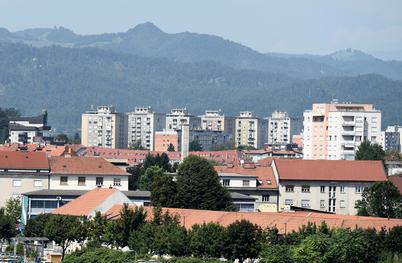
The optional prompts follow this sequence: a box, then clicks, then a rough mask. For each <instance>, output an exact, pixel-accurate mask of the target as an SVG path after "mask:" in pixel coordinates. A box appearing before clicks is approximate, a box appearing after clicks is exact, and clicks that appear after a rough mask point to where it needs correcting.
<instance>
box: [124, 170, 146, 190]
mask: <svg viewBox="0 0 402 263" xmlns="http://www.w3.org/2000/svg"><path fill="white" fill-rule="evenodd" d="M142 170H143V169H142V164H139V165H134V166H130V167H127V169H126V171H127V173H129V174H130V175H129V176H128V190H130V191H131V190H137V189H138V184H139V180H140V178H141V173H142Z"/></svg>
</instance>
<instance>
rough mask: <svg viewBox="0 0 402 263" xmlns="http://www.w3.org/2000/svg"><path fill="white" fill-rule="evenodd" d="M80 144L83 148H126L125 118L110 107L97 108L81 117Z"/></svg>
mask: <svg viewBox="0 0 402 263" xmlns="http://www.w3.org/2000/svg"><path fill="white" fill-rule="evenodd" d="M81 143H82V144H83V145H84V146H101V147H106V148H127V116H126V115H125V114H122V113H118V112H116V110H115V109H114V107H112V106H99V107H97V109H96V111H87V112H85V113H84V114H82V117H81Z"/></svg>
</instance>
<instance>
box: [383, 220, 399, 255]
mask: <svg viewBox="0 0 402 263" xmlns="http://www.w3.org/2000/svg"><path fill="white" fill-rule="evenodd" d="M384 243H385V244H384V245H385V247H386V248H387V249H388V250H389V251H391V252H394V253H400V254H402V226H395V227H393V228H391V229H390V230H389V231H388V233H387V235H386V237H385V242H384Z"/></svg>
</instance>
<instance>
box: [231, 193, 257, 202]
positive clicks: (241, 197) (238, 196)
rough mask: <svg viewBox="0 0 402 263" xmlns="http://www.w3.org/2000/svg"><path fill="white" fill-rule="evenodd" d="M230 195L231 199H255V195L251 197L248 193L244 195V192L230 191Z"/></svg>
mask: <svg viewBox="0 0 402 263" xmlns="http://www.w3.org/2000/svg"><path fill="white" fill-rule="evenodd" d="M230 197H231V198H232V199H236V200H239V199H244V200H250V199H252V200H256V199H257V198H255V197H252V196H249V195H244V194H239V193H236V192H231V193H230Z"/></svg>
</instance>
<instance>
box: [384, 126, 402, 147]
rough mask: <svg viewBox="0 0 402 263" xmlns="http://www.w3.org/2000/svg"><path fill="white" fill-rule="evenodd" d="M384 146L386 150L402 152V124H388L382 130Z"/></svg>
mask: <svg viewBox="0 0 402 263" xmlns="http://www.w3.org/2000/svg"><path fill="white" fill-rule="evenodd" d="M382 146H383V148H384V150H386V151H397V152H401V153H402V126H399V125H394V126H388V127H387V129H386V130H385V131H384V132H382Z"/></svg>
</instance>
